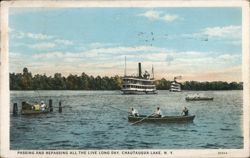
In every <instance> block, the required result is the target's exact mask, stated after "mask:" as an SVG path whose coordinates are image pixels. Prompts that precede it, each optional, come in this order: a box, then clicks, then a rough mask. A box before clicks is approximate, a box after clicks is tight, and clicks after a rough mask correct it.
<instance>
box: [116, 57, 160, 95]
mask: <svg viewBox="0 0 250 158" xmlns="http://www.w3.org/2000/svg"><path fill="white" fill-rule="evenodd" d="M125 63H126V62H125ZM138 69H139V73H138V76H127V75H126V64H125V75H124V77H123V85H122V89H121V91H122V92H123V94H157V90H156V85H155V80H154V77H152V78H150V74H149V73H148V72H147V71H145V73H144V74H143V75H142V71H141V63H138ZM152 74H153V67H152ZM153 76H154V75H153Z"/></svg>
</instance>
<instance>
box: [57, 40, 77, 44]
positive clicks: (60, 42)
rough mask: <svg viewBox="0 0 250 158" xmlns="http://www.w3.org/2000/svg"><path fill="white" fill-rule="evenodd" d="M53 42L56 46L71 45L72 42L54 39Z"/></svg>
mask: <svg viewBox="0 0 250 158" xmlns="http://www.w3.org/2000/svg"><path fill="white" fill-rule="evenodd" d="M55 42H56V43H58V44H64V45H73V42H72V41H69V40H63V39H56V40H55Z"/></svg>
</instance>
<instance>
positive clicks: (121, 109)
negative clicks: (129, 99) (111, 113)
mask: <svg viewBox="0 0 250 158" xmlns="http://www.w3.org/2000/svg"><path fill="white" fill-rule="evenodd" d="M104 106H109V107H111V108H113V109H116V110H120V111H122V112H126V113H130V112H128V111H126V110H122V109H119V108H116V107H113V106H111V105H104Z"/></svg>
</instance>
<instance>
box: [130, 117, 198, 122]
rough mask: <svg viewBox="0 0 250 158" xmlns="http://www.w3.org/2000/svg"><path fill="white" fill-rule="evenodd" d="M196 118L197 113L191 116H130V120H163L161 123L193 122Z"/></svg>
mask: <svg viewBox="0 0 250 158" xmlns="http://www.w3.org/2000/svg"><path fill="white" fill-rule="evenodd" d="M194 118H195V115H189V116H164V117H154V116H150V117H148V116H146V115H140V116H138V117H137V116H132V115H129V116H128V121H129V122H137V121H138V122H139V121H141V122H161V123H184V122H192V121H193V120H194Z"/></svg>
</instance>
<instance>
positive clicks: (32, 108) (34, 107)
mask: <svg viewBox="0 0 250 158" xmlns="http://www.w3.org/2000/svg"><path fill="white" fill-rule="evenodd" d="M37 106H40V105H39V104H38V102H35V104H34V105H32V106H31V110H36V107H37Z"/></svg>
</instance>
